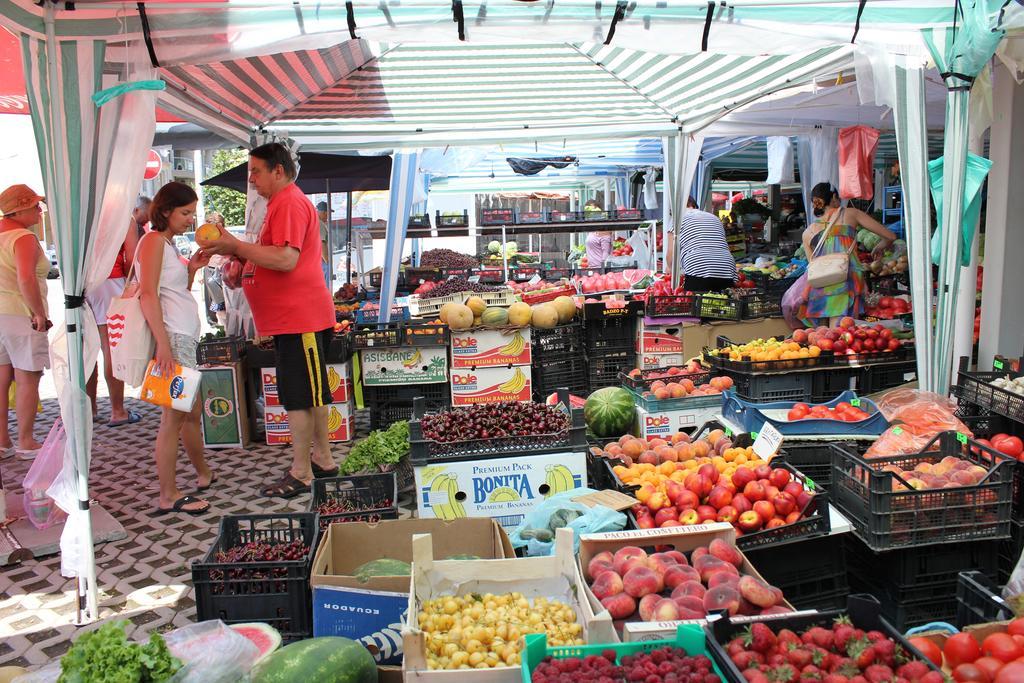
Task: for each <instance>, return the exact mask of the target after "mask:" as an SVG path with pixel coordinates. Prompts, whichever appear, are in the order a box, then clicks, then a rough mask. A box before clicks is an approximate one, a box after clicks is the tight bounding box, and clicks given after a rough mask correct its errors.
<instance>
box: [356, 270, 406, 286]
mask: <svg viewBox="0 0 1024 683" xmlns="http://www.w3.org/2000/svg"><path fill="white" fill-rule="evenodd" d="M366 275H367V276H368V277H369V280H370V286H371V287H373V288H374V289H380V285H381V282H382V281H383V279H384V271H383V270H381V269H379V268H376V269H374V270H371V271H370V272H369V273H367V274H366ZM396 284H397V286H398V287H400V288H401V287H404V286H405V284H406V280H405V269H404V268H403V269H401V270H399V271H398V280H397V281H396Z"/></svg>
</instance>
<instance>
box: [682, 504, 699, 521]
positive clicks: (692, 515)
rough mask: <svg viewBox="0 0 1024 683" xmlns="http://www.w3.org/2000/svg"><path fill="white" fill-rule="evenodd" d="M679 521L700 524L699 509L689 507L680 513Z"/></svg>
mask: <svg viewBox="0 0 1024 683" xmlns="http://www.w3.org/2000/svg"><path fill="white" fill-rule="evenodd" d="M679 522H680V523H681V524H687V525H689V524H700V516H699V515H698V514H697V511H696V510H694V509H693V508H687V509H686V510H683V511H682V512H681V513H680V514H679Z"/></svg>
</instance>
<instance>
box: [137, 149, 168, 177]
mask: <svg viewBox="0 0 1024 683" xmlns="http://www.w3.org/2000/svg"><path fill="white" fill-rule="evenodd" d="M162 167H163V161H162V160H161V159H160V155H159V154H157V153H156V152H155V151H154V150H152V149H151V150H149V157H148V158H147V159H146V172H145V173H143V175H142V177H143V179H144V180H152V179H153V178H156V177H157V176H158V175H160V169H161V168H162Z"/></svg>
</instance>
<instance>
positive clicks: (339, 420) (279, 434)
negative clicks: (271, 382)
mask: <svg viewBox="0 0 1024 683" xmlns="http://www.w3.org/2000/svg"><path fill="white" fill-rule="evenodd" d="M263 424H264V428H265V430H266V433H267V439H266V440H267V444H268V445H271V446H274V445H280V444H286V443H291V442H292V430H291V428H290V427H289V426H288V412H287V411H286V410H285V409H284V406H266V407H265V408H264V410H263ZM327 426H328V428H329V429H330V434H329V435H328V438H329V439H330V441H331V443H339V442H342V441H351V440H352V439H353V438H354V437H355V433H356V417H355V408H354V407H353V405H352V402H351V401H346V402H345V403H332V404H331V405H329V406H328V407H327Z"/></svg>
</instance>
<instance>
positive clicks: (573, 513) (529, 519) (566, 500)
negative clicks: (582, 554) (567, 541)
mask: <svg viewBox="0 0 1024 683" xmlns="http://www.w3.org/2000/svg"><path fill="white" fill-rule="evenodd" d="M588 493H594V491H593V490H592V489H588V488H578V489H573V490H571V491H564V492H562V493H558V494H555V495H553V496H551V497H550V498H548V499H547V500H545V501H544V502H543V503H541V504H540V505H538V506H537V507H535V508H534V509H533V510H531V511H530V512H528V513H526V517H525V518H524V519H523V521H522V522H521V523H520V524H519V526H517V527H516V528H515V530H513V532H512V533H511V534H510V535H509V539H510V540H511V541H512V547H513V548H523V547H525V548H526V555H527V557H537V556H543V555H552V554H554V552H555V530H556V529H561V528H568V529H572V530H573V537H572V538H573V544H574V548H575V550H579V543H580V535H581V534H596V533H600V532H604V531H621V530H622V529H623V528H625V526H626V515H624V514H623V513H621V512H616V511H615V510H612V509H610V508H606V507H604V506H603V505H595V506H594V507H588V506H586V505H584V504H583V503H577V502H575V501H573V498H578V497H580V496H583V495H586V494H588Z"/></svg>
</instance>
